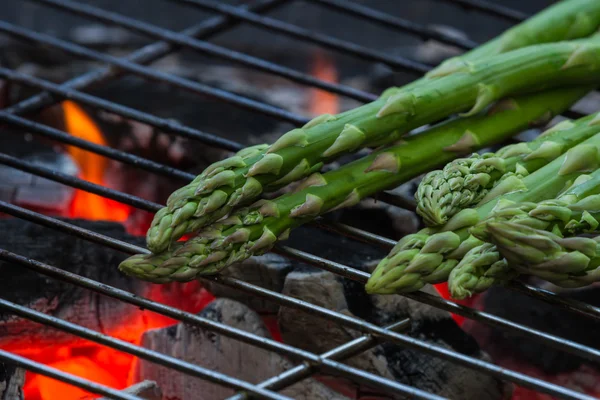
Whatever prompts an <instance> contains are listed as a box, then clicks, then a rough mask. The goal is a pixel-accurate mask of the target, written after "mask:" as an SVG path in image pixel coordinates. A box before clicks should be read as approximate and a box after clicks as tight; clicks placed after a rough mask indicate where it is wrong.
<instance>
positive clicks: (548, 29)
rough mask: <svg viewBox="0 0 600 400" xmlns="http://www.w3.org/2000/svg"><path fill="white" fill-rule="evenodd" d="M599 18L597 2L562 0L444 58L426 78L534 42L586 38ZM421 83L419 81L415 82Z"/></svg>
mask: <svg viewBox="0 0 600 400" xmlns="http://www.w3.org/2000/svg"><path fill="white" fill-rule="evenodd" d="M599 21H600V3H599V2H598V1H596V0H565V1H559V2H557V3H556V4H553V5H552V6H549V7H547V8H546V9H544V10H542V11H541V12H539V13H537V14H536V15H534V16H532V17H530V18H528V19H527V20H526V21H524V22H522V23H520V24H518V25H516V26H514V27H512V28H510V29H508V30H507V31H505V32H503V33H502V34H501V35H499V36H498V37H496V38H494V39H492V40H490V41H489V42H487V43H485V44H483V45H481V46H478V47H477V48H475V49H473V50H471V51H469V52H468V53H465V54H463V55H461V56H458V57H453V58H450V59H448V60H446V61H444V62H443V63H442V64H440V65H439V66H438V67H437V68H435V69H433V70H432V71H430V72H429V74H427V75H426V77H435V76H439V75H443V74H444V72H445V71H452V70H454V69H455V68H456V67H457V66H461V65H462V64H463V63H464V62H465V61H475V60H480V59H483V58H486V57H490V56H494V55H498V54H501V53H506V52H508V51H511V50H516V49H519V48H522V47H527V46H531V45H534V44H541V43H551V42H557V41H560V40H572V39H577V38H582V37H586V36H589V35H591V34H593V33H594V32H595V31H597V30H598V25H599ZM417 82H418V83H417ZM422 82H423V80H418V81H416V82H415V83H416V84H421V83H422Z"/></svg>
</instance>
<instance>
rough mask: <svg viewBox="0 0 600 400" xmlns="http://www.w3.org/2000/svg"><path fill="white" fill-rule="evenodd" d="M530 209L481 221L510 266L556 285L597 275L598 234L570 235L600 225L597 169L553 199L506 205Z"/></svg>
mask: <svg viewBox="0 0 600 400" xmlns="http://www.w3.org/2000/svg"><path fill="white" fill-rule="evenodd" d="M506 209H507V210H509V212H508V213H507V214H510V210H513V211H514V210H518V209H523V210H529V212H527V214H528V216H524V215H523V213H522V212H520V211H515V212H514V214H515V217H512V218H508V219H504V218H492V219H491V220H490V221H486V222H485V224H484V227H485V231H486V232H487V235H488V236H489V240H490V241H491V242H492V243H493V244H495V245H496V247H497V248H498V250H499V252H500V254H501V256H503V257H505V259H506V261H507V264H508V265H509V266H510V268H514V269H515V270H516V271H518V272H519V273H524V274H530V275H534V276H538V277H540V278H542V279H545V280H548V281H549V282H552V283H554V284H556V285H558V286H564V287H579V286H585V285H588V284H590V283H593V282H596V281H598V280H599V279H600V271H598V267H599V266H600V257H599V256H600V248H598V246H599V244H598V239H597V238H596V239H590V238H585V237H573V236H574V235H577V234H580V233H589V232H596V231H598V227H599V226H600V221H599V218H600V170H596V171H595V172H594V173H593V174H592V175H591V176H589V179H587V180H586V181H585V182H584V183H581V184H579V185H576V186H574V187H573V188H572V189H570V190H569V191H567V192H566V193H565V194H564V195H562V196H560V197H559V198H558V199H556V200H554V201H546V202H541V203H540V204H537V205H533V206H532V205H523V206H520V205H518V204H514V205H510V206H509V207H507V208H506Z"/></svg>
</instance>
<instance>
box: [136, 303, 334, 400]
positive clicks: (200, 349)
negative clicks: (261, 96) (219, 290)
mask: <svg viewBox="0 0 600 400" xmlns="http://www.w3.org/2000/svg"><path fill="white" fill-rule="evenodd" d="M199 315H200V316H202V317H204V318H208V319H211V320H213V321H216V322H220V323H222V324H225V325H229V326H231V327H234V328H237V329H242V330H244V331H247V332H251V333H254V334H257V335H260V336H263V337H270V335H269V332H268V330H267V328H266V327H265V325H264V324H263V322H262V320H261V318H260V316H259V315H258V314H257V313H255V312H254V311H252V310H251V309H250V308H248V307H247V306H245V305H244V304H242V303H239V302H237V301H234V300H231V299H218V300H215V301H214V302H212V303H211V304H210V305H208V306H207V307H206V308H205V309H204V310H202V312H200V313H199ZM142 346H144V347H147V348H149V349H152V350H155V351H158V352H161V353H165V354H168V355H171V356H174V357H177V358H179V359H183V360H185V361H187V362H190V363H193V364H195V365H200V366H202V367H205V368H208V369H210V370H212V371H218V372H221V373H224V374H227V375H229V376H235V377H236V378H238V379H241V380H244V381H248V382H251V383H258V382H261V381H263V380H265V379H268V378H270V377H273V376H275V375H277V374H280V373H281V372H283V371H285V370H287V369H289V368H291V367H292V365H293V364H292V363H290V362H289V361H288V360H287V359H285V358H283V357H282V356H280V355H278V354H276V353H273V352H270V351H266V350H262V349H259V348H256V347H254V346H250V345H248V344H246V343H243V342H240V341H239V340H235V339H231V338H228V337H226V336H223V335H220V334H216V333H213V332H209V331H205V330H201V329H199V328H197V327H193V326H189V325H185V324H182V323H180V324H178V325H175V326H172V327H169V328H163V329H155V330H151V331H148V332H146V333H145V334H144V337H143V339H142ZM137 375H138V377H137V379H150V380H153V381H156V382H157V383H158V385H159V386H160V387H161V389H162V391H163V396H164V397H165V398H168V399H193V398H197V396H198V393H202V399H203V400H213V399H223V398H226V397H228V396H231V395H233V394H234V390H232V389H229V388H225V387H222V386H218V385H216V384H213V383H210V382H208V381H205V380H202V379H197V378H193V377H190V376H187V375H185V374H182V373H180V372H178V371H175V370H172V369H168V368H164V367H162V366H159V365H156V364H152V363H150V362H148V361H145V360H141V361H140V363H139V368H138V371H137ZM281 393H282V394H284V395H287V396H290V397H292V398H294V399H300V400H302V399H305V400H327V399H334V400H344V399H346V397H344V396H341V395H339V394H337V393H336V392H334V391H333V390H331V389H329V388H327V387H326V386H325V385H323V384H321V383H319V382H317V381H316V380H314V379H312V378H309V379H305V380H303V381H301V382H299V383H296V384H294V385H292V386H290V387H289V388H286V389H284V390H282V391H281Z"/></svg>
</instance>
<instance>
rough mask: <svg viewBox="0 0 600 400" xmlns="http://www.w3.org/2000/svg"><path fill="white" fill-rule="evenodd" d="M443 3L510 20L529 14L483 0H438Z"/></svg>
mask: <svg viewBox="0 0 600 400" xmlns="http://www.w3.org/2000/svg"><path fill="white" fill-rule="evenodd" d="M438 1H443V2H444V3H450V4H452V5H455V6H460V7H462V8H464V9H465V10H476V11H479V12H482V13H485V14H488V15H494V16H496V17H500V18H504V19H506V20H509V21H512V22H521V21H523V20H524V19H526V18H527V17H529V15H527V14H526V13H524V12H521V11H517V10H515V9H512V8H508V7H505V6H502V5H500V4H494V3H490V2H488V1H484V0H438Z"/></svg>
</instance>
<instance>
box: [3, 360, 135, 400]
mask: <svg viewBox="0 0 600 400" xmlns="http://www.w3.org/2000/svg"><path fill="white" fill-rule="evenodd" d="M0 360H1V361H4V362H8V363H10V364H12V365H16V366H18V367H21V368H24V369H27V370H29V371H32V372H35V373H36V374H40V375H44V376H47V377H50V378H53V379H57V380H59V381H63V382H66V383H69V384H71V385H73V386H77V387H79V388H81V389H84V390H87V391H89V392H93V393H97V394H101V395H104V396H106V397H108V398H111V399H117V400H144V399H142V398H141V397H138V396H135V395H132V394H129V393H125V392H121V391H118V390H115V389H113V388H110V387H108V386H104V385H101V384H99V383H96V382H92V381H89V380H87V379H83V378H80V377H78V376H75V375H71V374H67V373H65V372H62V371H60V370H58V369H56V368H51V367H48V366H46V365H44V364H41V363H38V362H35V361H32V360H30V359H28V358H25V357H21V356H18V355H16V354H13V353H10V352H8V351H5V350H2V349H0Z"/></svg>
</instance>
